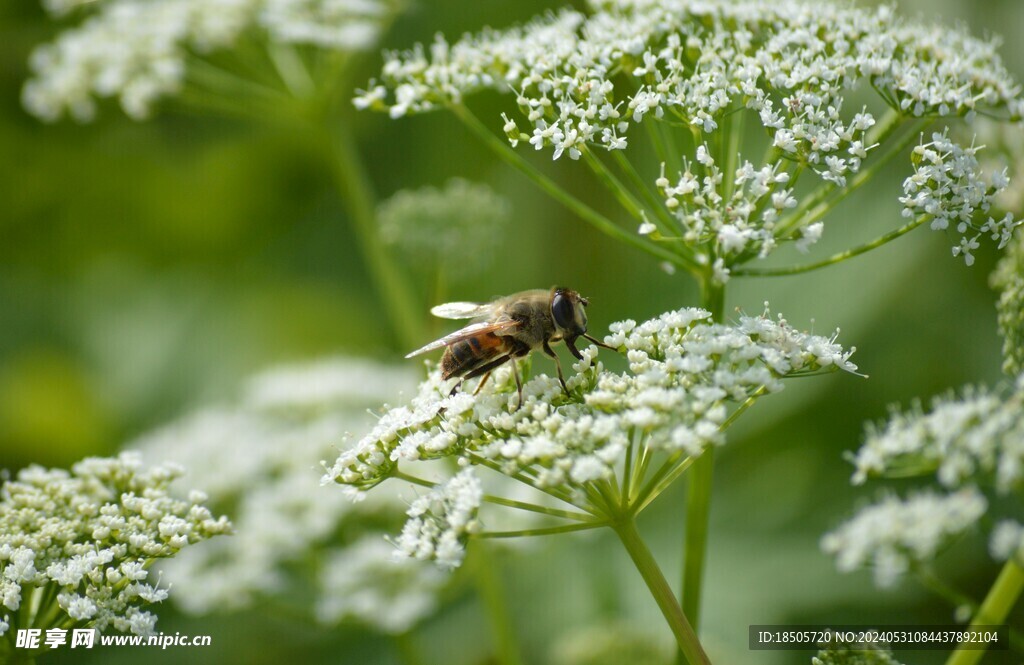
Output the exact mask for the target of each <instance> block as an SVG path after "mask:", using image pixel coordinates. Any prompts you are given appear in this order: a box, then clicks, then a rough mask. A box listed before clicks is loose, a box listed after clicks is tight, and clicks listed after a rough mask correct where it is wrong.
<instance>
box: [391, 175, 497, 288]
mask: <svg viewBox="0 0 1024 665" xmlns="http://www.w3.org/2000/svg"><path fill="white" fill-rule="evenodd" d="M511 214H512V206H511V204H510V203H509V202H508V200H507V199H505V198H504V197H503V196H501V195H500V194H498V193H497V192H495V191H494V190H492V189H491V188H490V187H488V186H487V185H484V184H482V183H472V182H469V181H468V180H463V179H461V178H453V179H451V180H449V181H448V182H447V183H445V185H444V186H443V187H441V188H435V187H424V188H421V189H416V190H402V191H400V192H398V193H396V194H395V195H394V196H392V197H391V198H389V199H388V200H387V201H384V202H383V203H381V205H380V206H379V208H378V209H377V219H378V223H379V224H380V234H381V238H382V239H383V240H384V242H386V243H387V244H389V245H391V246H394V247H396V248H397V249H399V250H400V251H401V252H402V253H403V254H404V255H405V256H406V257H407V258H409V259H410V261H409V263H410V264H411V265H413V266H417V265H422V264H424V263H431V264H433V267H435V268H438V269H443V270H444V272H445V274H446V275H448V276H453V277H469V276H472V275H476V274H478V273H479V272H480V271H482V270H483V269H485V268H486V267H487V265H488V264H489V263H490V262H491V260H492V258H493V255H494V253H495V252H496V251H497V250H498V248H499V247H501V246H503V245H504V242H505V235H506V234H505V232H506V230H507V227H508V222H509V220H510V218H511Z"/></svg>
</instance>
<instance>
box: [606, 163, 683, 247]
mask: <svg viewBox="0 0 1024 665" xmlns="http://www.w3.org/2000/svg"><path fill="white" fill-rule="evenodd" d="M611 153H612V157H613V158H614V159H615V163H616V164H618V166H619V168H620V169H621V170H622V172H623V173H625V174H626V177H627V178H629V181H630V183H631V184H632V185H633V187H634V188H635V189H636V190H637V191H638V192H640V193H641V194H642V195H643V197H644V198H645V199H646V200H647V206H648V208H647V209H648V210H650V211H652V212H653V213H654V214H655V216H656V217H657V218H659V219H661V220H662V222H663V223H664V224H665V227H666V228H668V229H672V233H679V232H680V231H681V230H682V226H681V225H680V224H679V221H678V220H677V219H675V218H674V217H673V216H672V215H671V214H669V212H668V209H667V208H666V207H665V202H664V201H661V200H659V199H658V196H657V194H655V192H654V190H652V189H651V187H650V183H647V182H645V181H644V179H643V177H642V176H641V175H640V174H639V173H638V172H637V170H636V167H635V166H633V163H632V162H630V161H629V159H628V158H627V157H626V155H625V153H624V151H622V150H612V151H611Z"/></svg>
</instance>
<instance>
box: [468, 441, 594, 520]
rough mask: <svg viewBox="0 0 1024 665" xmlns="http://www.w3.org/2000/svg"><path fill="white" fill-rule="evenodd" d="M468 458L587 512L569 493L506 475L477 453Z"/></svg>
mask: <svg viewBox="0 0 1024 665" xmlns="http://www.w3.org/2000/svg"><path fill="white" fill-rule="evenodd" d="M466 456H467V457H469V459H470V460H471V461H472V462H473V463H474V464H479V465H480V466H486V467H487V468H488V469H492V470H494V471H497V472H498V473H500V474H502V475H504V476H508V477H509V478H512V479H513V480H517V481H519V482H521V483H522V484H524V485H527V486H529V487H532V488H533V489H535V490H537V491H539V492H543V493H544V494H547V495H548V496H553V497H554V498H556V499H558V500H559V501H562V502H563V503H567V504H569V505H570V506H576V507H577V508H579V509H580V510H583V511H587V507H586V506H585V505H580V504H578V503H576V502H575V501H573V500H572V497H571V496H569V495H568V494H567V493H565V492H559V491H556V490H555V489H553V488H547V487H540V486H539V485H537V484H536V483H535V482H534V481H533V480H532V479H530V478H529V477H527V476H526V475H524V474H523V473H522V472H517V473H513V474H509V473H506V472H505V471H504V470H502V468H501V465H500V464H497V463H496V462H494V460H489V459H487V458H486V457H480V456H479V455H477V454H475V453H471V452H468V451H467V453H466ZM588 512H589V511H588ZM591 514H593V513H591Z"/></svg>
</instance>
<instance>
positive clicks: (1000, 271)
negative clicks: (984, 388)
mask: <svg viewBox="0 0 1024 665" xmlns="http://www.w3.org/2000/svg"><path fill="white" fill-rule="evenodd" d="M991 282H992V286H993V287H995V288H996V289H998V290H999V292H1000V293H999V302H998V304H997V305H996V311H997V312H998V314H999V332H1000V334H1001V335H1002V336H1003V371H1004V372H1006V373H1007V374H1009V375H1010V376H1018V375H1021V374H1024V234H1021V233H1018V234H1017V236H1016V237H1015V239H1014V240H1013V242H1012V243H1011V244H1010V249H1009V250H1007V252H1006V255H1005V256H1004V257H1003V258H1002V259H1001V260H1000V261H999V265H998V266H997V267H996V270H995V272H994V273H992V277H991Z"/></svg>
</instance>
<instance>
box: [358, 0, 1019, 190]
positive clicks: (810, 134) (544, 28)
mask: <svg viewBox="0 0 1024 665" xmlns="http://www.w3.org/2000/svg"><path fill="white" fill-rule="evenodd" d="M591 4H592V5H593V10H594V11H593V13H592V14H590V15H585V14H583V13H580V12H576V11H573V10H564V11H561V12H558V13H553V14H550V15H547V16H545V17H543V18H539V19H536V20H534V21H533V22H532V23H529V24H528V25H526V26H524V27H515V28H511V29H508V30H501V31H498V30H485V31H483V32H481V33H479V34H477V35H469V36H466V37H463V38H462V39H461V40H459V41H458V42H456V43H455V44H449V43H448V42H447V41H445V40H444V38H443V37H438V38H437V40H436V41H435V42H434V43H433V44H432V45H431V46H430V47H429V57H428V53H427V51H428V49H424V48H423V47H421V46H417V47H416V48H414V49H412V50H411V51H407V52H405V53H396V54H392V55H391V56H390V58H389V59H388V61H387V63H386V64H385V66H384V68H383V71H382V83H381V84H376V83H373V84H371V86H370V87H369V89H368V90H367V91H365V93H363V94H362V95H361V96H360V97H359V98H357V100H356V101H357V104H358V105H359V106H362V107H366V106H374V107H380V108H386V109H387V110H389V111H390V113H391V115H392V116H394V117H398V116H402V115H405V114H407V113H416V112H422V111H429V110H432V109H435V108H438V107H441V106H444V105H447V104H450V103H459V102H461V100H462V98H463V97H464V96H465V95H467V94H470V93H473V92H475V91H478V90H481V89H485V88H491V89H497V90H499V91H502V92H510V93H512V94H515V95H516V101H517V105H518V106H519V109H520V110H521V112H522V113H523V115H524V116H526V120H527V123H528V127H529V129H528V130H527V133H525V134H524V132H523V131H522V130H521V129H520V127H519V125H518V123H517V122H515V121H513V120H509V119H508V118H506V127H505V130H506V132H507V133H508V134H509V136H510V138H511V139H512V140H513V141H514V142H515V141H519V140H521V139H524V138H527V137H529V140H530V143H532V144H533V145H534V146H535V147H536V148H537V149H540V148H542V147H549V148H551V149H552V150H553V151H554V154H555V156H556V157H557V156H558V155H561V154H563V153H564V152H568V154H569V155H570V156H572V157H576V156H578V154H579V150H580V147H581V146H583V145H584V144H596V145H599V146H603V147H606V148H608V149H623V148H625V147H626V133H627V132H628V130H629V128H630V126H631V125H632V124H635V123H639V122H641V121H642V120H643V119H644V118H647V117H653V118H658V119H663V120H667V121H673V122H678V123H681V124H686V125H689V126H693V127H694V128H696V129H698V130H700V131H703V132H712V131H714V130H715V129H716V128H717V127H718V126H719V124H720V123H721V121H722V120H723V118H724V117H725V116H726V114H728V113H731V112H733V111H735V110H736V109H742V108H749V109H753V110H754V111H755V112H756V113H757V114H758V116H759V117H760V120H761V124H762V125H763V126H764V127H765V128H766V129H767V130H768V132H769V133H770V134H771V136H772V140H773V142H774V145H775V146H776V147H777V148H778V149H779V150H780V151H782V152H783V153H785V154H786V155H789V156H793V157H798V158H799V159H801V160H802V161H805V162H806V163H808V164H810V165H811V166H812V167H813V168H814V169H815V170H817V171H818V172H819V173H821V174H822V175H824V176H827V177H828V178H830V179H832V180H835V181H837V182H841V181H842V179H843V178H844V177H845V176H846V175H847V174H849V173H852V172H855V171H856V170H857V169H858V168H859V165H860V160H862V159H863V157H864V156H865V154H866V152H867V150H868V149H869V148H870V147H871V146H868V145H866V144H865V139H864V135H865V130H866V129H867V128H868V127H870V126H871V125H872V124H873V122H874V118H873V117H872V116H871V114H870V113H867V112H866V111H861V112H858V113H856V114H854V115H853V116H852V117H850V118H844V116H843V113H842V111H843V105H844V94H845V93H846V91H848V90H849V89H852V88H854V87H856V86H857V85H858V84H860V83H861V82H864V83H866V84H870V85H871V86H873V87H874V88H875V89H877V90H878V91H879V93H880V94H881V96H882V98H883V99H884V100H885V102H886V103H888V104H889V105H891V106H893V107H894V108H897V109H899V110H900V111H902V112H903V113H905V114H907V115H912V116H934V115H940V116H948V115H963V114H966V113H968V112H971V111H973V110H974V109H976V108H978V107H984V108H1004V109H1006V110H1008V112H1009V114H1010V115H1020V112H1021V102H1020V100H1019V99H1018V98H1017V96H1018V94H1019V87H1018V86H1017V84H1016V83H1015V82H1014V81H1013V79H1012V77H1011V76H1010V75H1009V74H1008V72H1007V71H1006V69H1005V67H1004V66H1003V64H1002V62H1001V61H1000V59H999V57H998V55H997V54H996V45H995V43H994V42H986V41H981V40H978V39H975V38H973V37H971V36H970V35H968V34H966V33H965V32H964V31H962V30H944V29H939V28H934V27H930V26H924V25H919V24H913V23H907V22H904V21H902V20H900V19H898V18H897V17H895V16H893V14H892V10H891V8H889V7H881V8H878V9H875V10H864V9H856V8H853V7H849V6H847V5H832V4H821V3H818V4H811V3H806V4H805V3H802V2H796V1H794V0H785V1H780V2H774V3H771V4H768V3H764V2H754V1H751V0H746V1H741V2H729V1H726V0H710V1H703V2H694V1H693V0H594V1H593V2H592V3H591Z"/></svg>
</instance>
